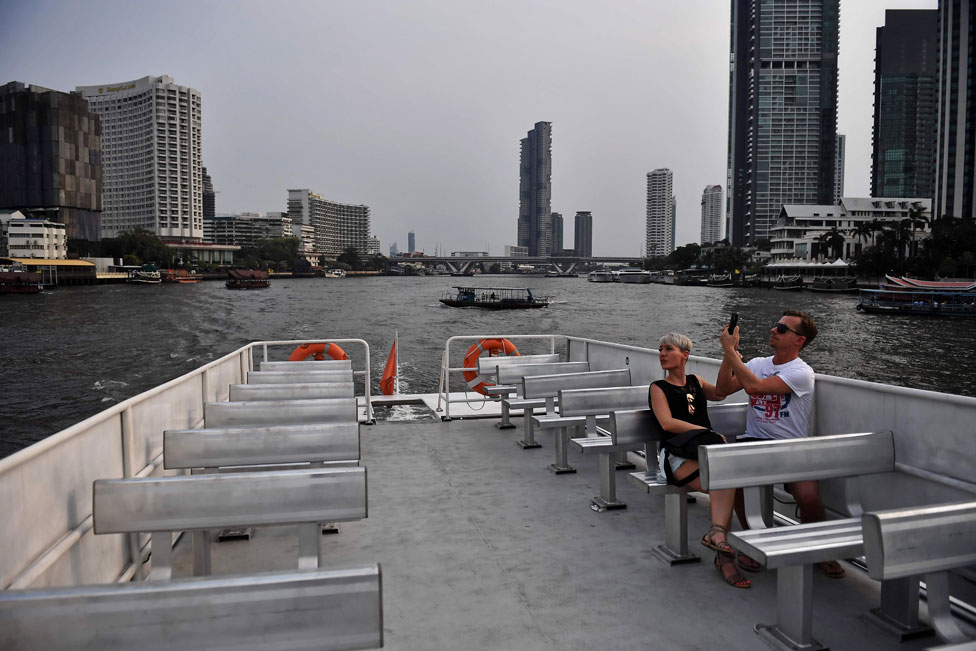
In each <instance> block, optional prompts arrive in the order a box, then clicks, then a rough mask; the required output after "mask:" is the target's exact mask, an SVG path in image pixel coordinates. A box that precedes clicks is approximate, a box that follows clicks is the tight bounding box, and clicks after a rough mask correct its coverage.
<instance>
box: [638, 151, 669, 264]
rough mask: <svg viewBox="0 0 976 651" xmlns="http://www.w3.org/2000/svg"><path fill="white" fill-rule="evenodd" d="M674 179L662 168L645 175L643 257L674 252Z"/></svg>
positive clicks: (667, 170)
mask: <svg viewBox="0 0 976 651" xmlns="http://www.w3.org/2000/svg"><path fill="white" fill-rule="evenodd" d="M673 191H674V177H673V175H672V173H671V170H669V169H666V168H662V169H656V170H654V171H653V172H648V173H647V214H646V218H645V224H644V242H645V245H644V246H645V251H644V255H645V256H646V257H648V258H651V257H655V256H662V255H668V254H669V253H671V252H672V251H674V192H673Z"/></svg>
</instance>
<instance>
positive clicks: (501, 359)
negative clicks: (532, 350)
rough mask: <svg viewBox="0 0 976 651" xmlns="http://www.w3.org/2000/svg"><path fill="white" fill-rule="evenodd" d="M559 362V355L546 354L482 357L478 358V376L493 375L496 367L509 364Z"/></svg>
mask: <svg viewBox="0 0 976 651" xmlns="http://www.w3.org/2000/svg"><path fill="white" fill-rule="evenodd" d="M558 361H559V353H546V354H544V355H500V356H498V357H488V356H487V355H482V356H481V357H479V358H478V375H494V374H495V371H496V368H495V367H497V366H507V365H509V364H547V363H552V362H558Z"/></svg>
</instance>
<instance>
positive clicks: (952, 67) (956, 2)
mask: <svg viewBox="0 0 976 651" xmlns="http://www.w3.org/2000/svg"><path fill="white" fill-rule="evenodd" d="M974 18H976V7H974V6H973V0H941V2H939V45H938V47H939V73H938V74H939V90H938V92H939V111H938V115H939V124H938V140H937V143H936V153H935V156H936V158H935V160H936V168H935V170H936V171H935V204H934V205H933V206H932V216H933V217H935V218H939V217H944V216H952V217H965V218H967V219H973V218H974V217H976V210H974V205H973V204H974V201H973V193H974V191H976V182H974V181H976V178H974V171H976V168H974V161H976V120H974V119H973V114H974V112H976V87H974V85H973V79H974V75H976V67H974V66H973V60H972V55H971V54H970V52H971V50H972V49H973V48H974V47H976V33H974V29H973V21H974Z"/></svg>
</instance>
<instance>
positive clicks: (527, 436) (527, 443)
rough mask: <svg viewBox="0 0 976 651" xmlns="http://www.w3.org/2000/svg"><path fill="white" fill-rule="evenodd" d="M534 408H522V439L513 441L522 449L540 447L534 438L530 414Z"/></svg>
mask: <svg viewBox="0 0 976 651" xmlns="http://www.w3.org/2000/svg"><path fill="white" fill-rule="evenodd" d="M534 411H535V410H534V409H523V410H522V423H523V425H522V440H521V441H515V443H516V444H517V445H518V446H519V447H520V448H522V449H523V450H531V449H533V448H541V447H542V446H541V445H539V443H538V442H536V440H535V428H534V427H532V414H533V412H534Z"/></svg>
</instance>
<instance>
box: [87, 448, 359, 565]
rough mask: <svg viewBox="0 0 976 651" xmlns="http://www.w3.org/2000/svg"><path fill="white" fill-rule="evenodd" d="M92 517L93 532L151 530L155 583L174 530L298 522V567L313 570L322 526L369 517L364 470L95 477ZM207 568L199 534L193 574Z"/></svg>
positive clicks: (204, 541)
mask: <svg viewBox="0 0 976 651" xmlns="http://www.w3.org/2000/svg"><path fill="white" fill-rule="evenodd" d="M92 517H93V524H94V530H95V533H96V534H108V533H144V532H149V533H151V534H152V541H151V543H150V544H151V545H152V571H151V572H150V576H149V578H150V579H151V580H165V579H169V578H170V576H171V575H172V532H174V531H194V532H203V531H206V530H209V529H222V528H247V527H260V526H272V525H291V524H297V525H298V568H299V569H308V568H314V567H317V566H318V565H319V557H320V551H321V549H320V541H321V534H320V533H319V532H320V528H321V523H323V522H340V521H352V520H361V519H363V518H365V517H366V468H361V467H357V468H314V469H306V470H279V471H273V472H242V473H229V474H207V475H192V476H179V477H146V478H135V479H98V480H96V481H95V483H94V487H93V503H92ZM159 543H162V544H159ZM209 573H210V539H209V536H206V535H199V534H198V535H194V536H193V574H194V576H200V575H206V574H209Z"/></svg>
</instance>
